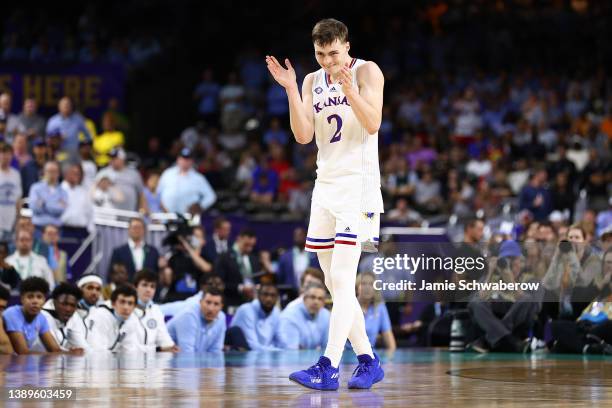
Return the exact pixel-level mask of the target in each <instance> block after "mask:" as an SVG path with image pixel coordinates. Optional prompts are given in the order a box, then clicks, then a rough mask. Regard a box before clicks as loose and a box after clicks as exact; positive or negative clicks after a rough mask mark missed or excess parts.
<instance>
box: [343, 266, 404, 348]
mask: <svg viewBox="0 0 612 408" xmlns="http://www.w3.org/2000/svg"><path fill="white" fill-rule="evenodd" d="M375 279H376V277H375V275H374V274H373V273H372V272H362V273H360V274H359V275H357V280H356V282H355V291H356V292H357V300H358V301H359V305H360V306H361V310H362V311H363V314H364V317H365V328H366V333H367V334H368V339H369V340H370V344H371V345H372V348H374V347H375V346H376V343H377V342H378V337H379V335H380V339H381V341H382V344H383V345H384V348H385V349H386V350H388V351H393V350H395V349H396V348H397V345H396V343H395V336H394V335H393V330H392V328H391V319H390V318H389V312H388V311H387V306H386V305H385V303H384V301H383V299H382V293H381V292H380V291H377V290H375V289H374V280H375ZM349 340H350V336H349ZM352 346H353V348H356V349H357V350H359V349H360V348H361V349H363V348H362V347H360V345H359V344H355V345H352Z"/></svg>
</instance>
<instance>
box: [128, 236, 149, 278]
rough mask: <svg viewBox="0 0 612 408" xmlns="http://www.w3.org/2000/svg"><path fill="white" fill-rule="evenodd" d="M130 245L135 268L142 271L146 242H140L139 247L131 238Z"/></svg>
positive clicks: (129, 239)
mask: <svg viewBox="0 0 612 408" xmlns="http://www.w3.org/2000/svg"><path fill="white" fill-rule="evenodd" d="M128 245H129V247H130V251H131V252H132V259H133V260H134V268H135V270H136V271H139V270H141V269H142V265H143V264H144V257H145V253H144V246H145V243H144V241H140V243H139V244H138V245H136V243H135V242H134V241H132V239H131V238H128Z"/></svg>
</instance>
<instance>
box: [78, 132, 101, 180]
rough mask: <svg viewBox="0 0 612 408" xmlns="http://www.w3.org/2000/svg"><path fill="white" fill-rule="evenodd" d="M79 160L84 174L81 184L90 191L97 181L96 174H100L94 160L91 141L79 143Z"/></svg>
mask: <svg viewBox="0 0 612 408" xmlns="http://www.w3.org/2000/svg"><path fill="white" fill-rule="evenodd" d="M79 158H80V160H81V170H82V173H83V177H82V181H81V184H82V185H83V186H84V187H85V188H87V189H89V188H90V187H91V186H92V185H93V184H94V182H95V181H96V174H97V173H98V166H96V163H95V162H94V160H93V153H92V142H91V140H81V141H80V142H79Z"/></svg>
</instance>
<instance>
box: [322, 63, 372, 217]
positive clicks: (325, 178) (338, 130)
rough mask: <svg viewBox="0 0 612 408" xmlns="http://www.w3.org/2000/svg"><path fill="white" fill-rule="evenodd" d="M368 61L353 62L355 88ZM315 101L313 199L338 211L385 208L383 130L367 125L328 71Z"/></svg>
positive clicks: (323, 72)
mask: <svg viewBox="0 0 612 408" xmlns="http://www.w3.org/2000/svg"><path fill="white" fill-rule="evenodd" d="M364 63H365V61H363V60H358V59H355V58H353V60H352V61H351V64H350V68H351V71H352V74H353V86H355V87H356V86H357V79H356V78H357V67H359V66H360V65H362V64H364ZM312 101H313V113H314V130H315V138H316V142H317V147H318V148H319V152H318V154H317V180H316V183H315V189H314V192H313V201H316V202H318V203H320V204H321V205H323V206H324V207H328V208H330V209H332V210H335V211H353V210H357V211H363V212H375V213H382V212H384V209H383V201H382V194H381V191H380V169H379V164H378V133H375V134H372V135H369V134H368V132H367V131H366V129H365V128H364V127H363V126H361V124H360V123H359V121H358V120H357V117H356V116H355V114H354V113H353V110H352V109H351V106H350V104H349V102H348V99H347V98H346V96H345V95H344V93H343V92H342V86H341V85H340V84H338V83H332V82H331V77H330V76H329V75H328V74H326V73H325V71H324V70H323V69H320V70H318V71H317V72H315V74H314V78H313V84H312Z"/></svg>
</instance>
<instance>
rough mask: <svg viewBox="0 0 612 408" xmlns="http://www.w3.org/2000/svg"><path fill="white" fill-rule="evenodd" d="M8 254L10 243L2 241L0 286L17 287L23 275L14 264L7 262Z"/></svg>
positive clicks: (0, 244) (0, 248)
mask: <svg viewBox="0 0 612 408" xmlns="http://www.w3.org/2000/svg"><path fill="white" fill-rule="evenodd" d="M8 255H9V246H8V243H7V242H6V241H0V286H2V287H5V286H6V287H8V288H11V289H17V287H19V284H20V283H21V276H20V275H19V273H18V272H17V270H16V269H15V267H14V266H13V265H11V264H9V263H7V262H6V258H7V257H8Z"/></svg>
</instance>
